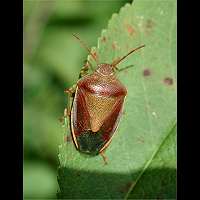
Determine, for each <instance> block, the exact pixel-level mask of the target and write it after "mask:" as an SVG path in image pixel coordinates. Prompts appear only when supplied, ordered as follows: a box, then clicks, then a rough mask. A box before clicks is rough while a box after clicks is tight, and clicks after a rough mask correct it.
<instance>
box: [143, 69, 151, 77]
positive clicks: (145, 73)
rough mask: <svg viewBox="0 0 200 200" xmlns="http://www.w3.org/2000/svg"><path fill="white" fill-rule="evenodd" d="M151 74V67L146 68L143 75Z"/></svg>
mask: <svg viewBox="0 0 200 200" xmlns="http://www.w3.org/2000/svg"><path fill="white" fill-rule="evenodd" d="M150 75H151V71H150V69H144V71H143V76H150Z"/></svg>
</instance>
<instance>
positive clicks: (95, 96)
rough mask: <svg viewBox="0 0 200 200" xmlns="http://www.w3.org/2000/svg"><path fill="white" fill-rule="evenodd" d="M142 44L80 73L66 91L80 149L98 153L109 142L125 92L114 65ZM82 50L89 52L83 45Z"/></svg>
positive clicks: (83, 151) (72, 125) (74, 132)
mask: <svg viewBox="0 0 200 200" xmlns="http://www.w3.org/2000/svg"><path fill="white" fill-rule="evenodd" d="M75 37H76V38H77V39H79V38H78V37H77V36H75ZM79 40H80V39H79ZM81 42H82V41H81ZM82 44H83V43H82ZM84 47H85V45H84ZM142 47H144V45H142V46H140V47H138V48H136V49H133V50H132V51H131V52H129V53H128V54H127V55H126V56H124V57H122V58H121V59H119V60H117V61H114V62H113V63H112V64H104V63H103V64H97V69H96V70H95V71H94V72H93V73H92V74H90V75H85V76H83V77H82V78H81V79H80V80H79V81H78V82H77V84H76V87H75V90H74V91H72V90H71V91H70V90H67V92H68V93H70V92H71V94H72V93H73V94H74V98H73V102H72V106H71V107H70V108H69V111H68V113H69V116H70V127H71V133H72V138H73V141H74V144H75V146H76V148H77V149H78V150H79V151H80V152H82V153H86V154H90V155H98V154H99V153H101V152H102V151H103V150H104V149H105V148H106V147H107V146H108V145H109V144H110V142H111V139H112V137H113V135H114V133H115V130H116V128H117V126H118V123H119V120H120V117H121V114H122V109H123V103H124V98H125V96H126V94H127V90H126V87H125V86H124V85H123V84H122V83H121V82H120V81H119V80H118V79H117V78H116V75H115V72H116V69H117V68H116V66H117V64H119V62H121V61H122V60H123V59H124V58H126V57H127V56H128V55H129V54H131V53H132V52H133V51H136V50H137V49H139V48H142ZM86 49H87V50H88V51H89V53H90V54H91V52H90V50H89V49H88V48H87V47H86ZM91 55H92V57H93V58H94V59H95V57H94V56H93V54H91ZM95 60H96V59H95ZM69 91H70V92H69Z"/></svg>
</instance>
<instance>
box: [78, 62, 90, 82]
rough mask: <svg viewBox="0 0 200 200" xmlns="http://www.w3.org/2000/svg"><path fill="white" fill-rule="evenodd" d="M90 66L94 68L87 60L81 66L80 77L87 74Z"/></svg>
mask: <svg viewBox="0 0 200 200" xmlns="http://www.w3.org/2000/svg"><path fill="white" fill-rule="evenodd" d="M89 68H91V69H93V67H92V64H91V63H90V62H89V61H88V60H86V61H85V64H84V65H83V67H82V68H81V71H80V74H79V78H82V77H83V76H85V75H87V74H88V70H89Z"/></svg>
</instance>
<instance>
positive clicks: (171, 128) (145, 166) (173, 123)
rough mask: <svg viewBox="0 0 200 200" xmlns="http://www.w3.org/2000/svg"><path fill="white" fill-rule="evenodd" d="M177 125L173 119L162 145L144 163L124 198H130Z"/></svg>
mask: <svg viewBox="0 0 200 200" xmlns="http://www.w3.org/2000/svg"><path fill="white" fill-rule="evenodd" d="M175 127H176V120H173V122H172V125H171V126H170V128H169V131H168V134H167V135H166V137H165V138H164V139H163V140H162V142H161V143H160V145H159V146H158V148H157V149H156V150H155V152H154V153H153V154H152V156H151V158H150V159H149V160H148V161H147V162H146V164H145V165H144V168H143V170H142V171H141V172H140V174H139V175H138V177H137V179H136V181H134V183H132V185H131V186H130V188H129V190H128V192H127V194H126V196H125V198H124V199H128V196H129V194H130V193H131V192H132V190H133V189H134V188H135V186H136V185H137V183H138V181H139V180H140V178H141V177H142V175H143V174H144V172H145V171H146V170H147V169H148V167H149V165H150V164H151V162H152V160H153V159H154V158H155V157H156V155H157V154H158V153H159V151H160V149H161V147H162V146H163V145H164V143H165V141H166V140H167V139H168V138H169V136H170V135H171V134H172V133H173V130H174V129H175Z"/></svg>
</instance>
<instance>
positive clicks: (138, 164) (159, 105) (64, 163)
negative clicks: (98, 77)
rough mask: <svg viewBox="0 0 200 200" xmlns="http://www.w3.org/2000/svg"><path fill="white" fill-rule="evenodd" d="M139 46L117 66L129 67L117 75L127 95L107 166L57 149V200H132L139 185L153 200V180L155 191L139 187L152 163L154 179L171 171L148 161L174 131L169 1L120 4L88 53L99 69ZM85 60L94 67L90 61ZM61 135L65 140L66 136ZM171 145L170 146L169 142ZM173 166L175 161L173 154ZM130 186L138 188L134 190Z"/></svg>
mask: <svg viewBox="0 0 200 200" xmlns="http://www.w3.org/2000/svg"><path fill="white" fill-rule="evenodd" d="M142 44H145V45H146V46H145V48H143V49H141V50H139V51H137V52H135V53H133V54H131V55H130V56H128V57H127V58H126V59H125V60H124V61H123V62H121V63H120V64H119V65H118V67H119V68H123V67H125V66H129V65H134V67H132V68H129V69H127V70H124V71H121V72H120V73H119V74H118V78H119V79H120V81H121V82H122V83H123V84H124V85H125V86H126V87H127V90H128V95H127V97H126V100H125V105H124V113H123V115H122V118H121V121H120V124H119V127H118V129H117V131H116V134H115V136H114V138H113V140H112V142H111V144H110V146H109V147H108V148H107V150H106V156H107V157H108V165H104V163H103V160H102V157H101V156H96V157H87V156H84V155H82V154H80V153H79V152H77V151H76V149H75V147H74V145H73V142H70V141H68V142H64V143H63V144H61V145H60V147H59V161H60V167H59V174H58V182H59V186H60V192H58V197H59V198H78V199H83V198H84V199H89V198H94V199H97V198H98V199H116V198H129V197H130V198H135V197H136V198H138V196H137V195H136V194H138V193H137V191H138V192H139V193H140V191H141V190H140V185H141V187H144V190H145V191H143V192H144V193H145V194H147V196H146V198H148V194H149V195H152V194H156V195H157V192H155V193H154V192H151V191H150V189H151V190H152V191H154V189H155V190H156V187H158V186H156V185H157V184H161V183H160V182H159V179H155V183H154V184H153V185H155V186H156V187H155V188H149V187H146V186H145V184H147V185H149V184H151V183H149V182H148V181H147V182H145V183H140V179H141V178H142V177H143V174H144V176H146V175H145V172H146V173H148V171H149V169H150V167H152V166H151V164H152V163H153V162H157V163H158V166H156V167H155V168H153V170H154V173H155V172H156V170H160V171H159V173H162V172H163V173H164V174H165V169H164V167H166V168H167V169H168V167H170V169H172V170H176V162H173V163H171V165H170V164H169V163H168V162H170V160H168V159H167V160H166V163H165V164H166V165H161V164H160V165H159V162H161V161H159V160H158V161H154V158H155V156H156V155H157V154H158V152H159V151H160V148H161V147H162V146H163V144H164V143H165V141H166V140H167V138H168V137H169V135H170V134H171V133H174V132H173V130H174V127H175V125H176V2H175V1H172V0H169V1H163V0H153V1H145V0H141V1H134V2H133V3H132V4H131V5H130V4H126V5H125V6H124V7H122V8H121V10H120V12H119V14H113V16H112V18H111V20H110V21H109V23H108V28H107V29H106V30H103V31H102V34H101V37H100V38H99V39H98V45H97V48H93V52H95V54H96V56H97V58H98V60H99V62H100V63H111V62H112V61H113V60H115V59H117V58H120V57H122V56H124V55H125V54H127V53H128V52H129V51H130V50H131V49H133V48H136V47H138V46H140V45H142ZM89 60H90V61H91V62H92V63H93V66H95V63H94V62H93V61H92V59H91V58H90V56H89ZM65 134H66V132H65ZM67 134H68V135H69V134H70V131H69V130H68V131H67ZM172 140H173V141H175V137H173V139H172ZM174 145H175V144H173V145H166V148H172V149H173V148H174ZM171 146H172V147H171ZM163 148H164V147H163ZM167 156H168V151H166V158H167ZM163 159H165V155H163ZM173 160H174V161H175V160H176V156H175V154H173ZM152 165H153V164H152ZM168 165H170V166H168ZM151 174H152V173H151ZM174 179H175V176H173V180H174ZM141 180H142V179H141ZM144 180H148V179H144ZM136 182H137V183H138V185H136V186H137V187H134V184H135V183H136ZM139 183H140V184H139ZM172 185H173V184H172ZM137 188H139V189H137ZM136 189H137V190H136ZM135 190H136V193H135ZM172 190H173V189H172ZM172 190H171V189H170V190H167V189H165V190H163V191H164V193H165V194H164V196H165V197H168V196H170V198H175V193H174V192H171V191H172ZM168 193H169V194H168ZM172 193H173V194H172ZM142 194H143V193H142ZM142 194H141V195H142ZM162 195H163V194H162Z"/></svg>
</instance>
